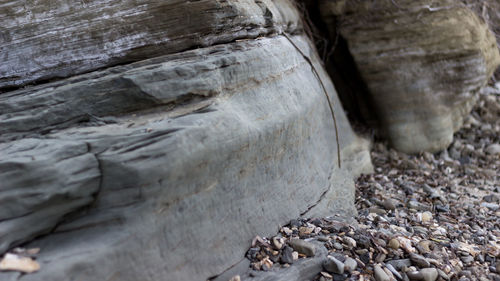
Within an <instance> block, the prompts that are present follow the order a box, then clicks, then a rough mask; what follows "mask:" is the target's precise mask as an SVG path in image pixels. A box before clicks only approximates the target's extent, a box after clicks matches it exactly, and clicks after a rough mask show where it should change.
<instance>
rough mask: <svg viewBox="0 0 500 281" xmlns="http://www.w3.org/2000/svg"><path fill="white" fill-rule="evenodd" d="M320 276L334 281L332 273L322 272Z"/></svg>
mask: <svg viewBox="0 0 500 281" xmlns="http://www.w3.org/2000/svg"><path fill="white" fill-rule="evenodd" d="M320 274H321V276H323V277H325V278H327V279H333V276H332V275H331V274H330V273H328V272H324V271H321V273H320Z"/></svg>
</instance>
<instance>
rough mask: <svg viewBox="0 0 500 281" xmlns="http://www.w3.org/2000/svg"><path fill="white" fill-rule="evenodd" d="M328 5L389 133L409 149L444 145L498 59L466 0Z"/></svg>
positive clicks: (340, 0)
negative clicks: (462, 1) (465, 2)
mask: <svg viewBox="0 0 500 281" xmlns="http://www.w3.org/2000/svg"><path fill="white" fill-rule="evenodd" d="M322 12H323V16H324V19H325V21H327V22H328V24H329V25H330V27H331V28H332V29H331V30H332V34H333V35H335V29H334V28H335V27H337V28H339V30H340V34H341V35H342V36H343V37H344V38H345V39H346V40H347V43H348V46H349V51H350V52H351V54H352V55H353V57H354V60H355V62H356V65H357V68H358V69H359V71H360V73H361V76H362V78H363V80H364V82H365V83H366V84H367V86H368V88H369V91H370V93H371V97H372V99H373V101H374V107H375V109H374V110H375V113H376V114H377V115H378V118H379V120H380V123H381V125H382V129H383V131H384V133H385V134H386V135H387V137H388V138H389V140H390V141H391V143H392V145H393V146H394V147H395V148H397V149H399V150H401V151H404V152H410V153H416V152H420V151H431V152H436V151H439V150H441V149H444V148H446V147H447V146H448V145H449V144H450V143H451V141H452V136H453V132H455V131H456V130H457V129H458V128H459V127H460V126H461V124H462V120H463V117H464V116H465V115H467V114H468V113H469V111H470V110H471V108H472V106H473V104H474V102H475V93H476V92H477V91H478V90H479V88H481V87H482V86H484V85H485V84H486V82H487V81H488V79H489V78H490V77H491V75H492V73H493V71H494V70H495V69H496V67H497V66H498V65H499V63H500V56H499V52H498V48H497V45H496V42H495V37H494V35H493V34H492V33H491V31H490V30H489V29H488V26H487V25H486V24H485V22H483V21H482V20H480V19H479V18H478V17H477V16H476V15H475V14H474V12H473V11H471V10H470V9H469V8H467V6H465V5H464V4H462V3H461V2H457V1H451V0H440V1H429V0H419V1H414V0H405V1H390V0H386V1H372V2H367V1H345V0H332V1H327V0H325V1H322Z"/></svg>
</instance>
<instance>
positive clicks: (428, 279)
mask: <svg viewBox="0 0 500 281" xmlns="http://www.w3.org/2000/svg"><path fill="white" fill-rule="evenodd" d="M420 274H421V275H422V279H423V280H424V281H435V280H436V279H437V278H438V275H439V273H438V271H437V270H436V269H435V268H424V269H421V270H420Z"/></svg>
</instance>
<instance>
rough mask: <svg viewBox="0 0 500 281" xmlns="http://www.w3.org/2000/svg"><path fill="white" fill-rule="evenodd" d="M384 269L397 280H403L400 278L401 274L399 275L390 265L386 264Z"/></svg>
mask: <svg viewBox="0 0 500 281" xmlns="http://www.w3.org/2000/svg"><path fill="white" fill-rule="evenodd" d="M385 267H386V268H387V269H388V270H389V271H390V272H392V274H394V276H396V277H397V278H398V279H399V280H401V279H403V276H401V274H399V272H398V271H397V270H396V269H395V268H394V267H393V266H392V265H390V264H388V263H387V264H386V265H385Z"/></svg>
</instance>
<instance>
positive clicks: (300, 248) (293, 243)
mask: <svg viewBox="0 0 500 281" xmlns="http://www.w3.org/2000/svg"><path fill="white" fill-rule="evenodd" d="M288 244H289V245H290V247H292V248H293V249H294V250H295V251H297V252H299V253H300V254H304V255H306V256H308V257H313V256H314V255H315V253H316V246H315V245H314V244H313V243H311V242H307V241H304V240H301V239H292V240H290V241H288Z"/></svg>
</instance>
